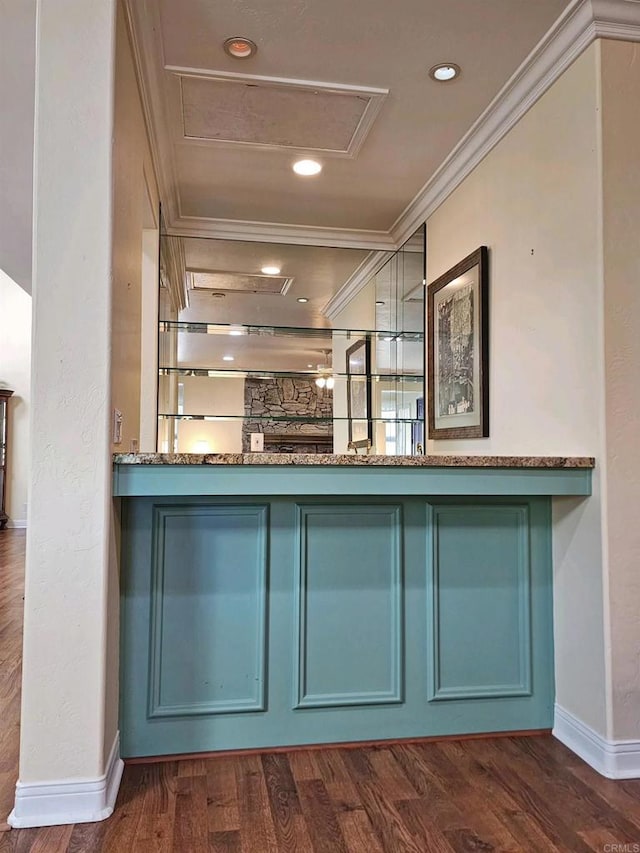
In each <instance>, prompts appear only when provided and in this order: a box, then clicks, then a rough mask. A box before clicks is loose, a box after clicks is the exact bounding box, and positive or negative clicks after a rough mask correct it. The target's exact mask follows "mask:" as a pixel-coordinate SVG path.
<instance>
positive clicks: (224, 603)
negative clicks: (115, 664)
mask: <svg viewBox="0 0 640 853" xmlns="http://www.w3.org/2000/svg"><path fill="white" fill-rule="evenodd" d="M266 521H267V507H266V506H258V507H256V506H246V507H234V506H197V507H193V506H173V507H172V506H159V507H155V509H154V518H153V540H154V544H155V549H154V555H153V562H152V577H151V592H152V599H151V625H150V629H151V630H150V639H151V649H150V652H151V653H150V680H149V712H148V716H149V719H154V718H156V717H188V716H192V715H194V714H220V713H225V712H233V711H236V712H237V711H250V710H251V711H255V710H263V709H264V687H265V664H266V660H265V643H266V636H265V630H266V598H267V591H268V583H267V553H266V541H267V527H266ZM185 662H188V665H186V666H185Z"/></svg>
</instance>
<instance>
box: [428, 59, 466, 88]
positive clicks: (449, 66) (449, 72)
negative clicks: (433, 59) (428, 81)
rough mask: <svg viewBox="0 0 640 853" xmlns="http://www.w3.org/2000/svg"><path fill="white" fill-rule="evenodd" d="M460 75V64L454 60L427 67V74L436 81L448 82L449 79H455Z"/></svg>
mask: <svg viewBox="0 0 640 853" xmlns="http://www.w3.org/2000/svg"><path fill="white" fill-rule="evenodd" d="M459 75H460V66H459V65H456V64H455V62H440V63H439V64H438V65H434V66H433V68H431V69H429V76H430V77H432V78H433V79H434V80H437V81H438V83H448V82H449V81H450V80H455V79H456V77H458V76H459Z"/></svg>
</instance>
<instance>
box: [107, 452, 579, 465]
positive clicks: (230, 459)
mask: <svg viewBox="0 0 640 853" xmlns="http://www.w3.org/2000/svg"><path fill="white" fill-rule="evenodd" d="M113 462H114V464H115V465H343V466H344V465H346V466H348V465H371V466H375V465H379V466H387V467H403V466H405V467H407V466H408V467H415V468H593V467H594V466H595V459H594V458H593V457H592V456H464V455H459V456H458V455H444V454H443V455H438V454H431V455H428V456H378V455H371V456H364V455H362V456H356V455H355V454H332V453H115V454H114V456H113Z"/></svg>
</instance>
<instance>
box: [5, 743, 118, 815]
mask: <svg viewBox="0 0 640 853" xmlns="http://www.w3.org/2000/svg"><path fill="white" fill-rule="evenodd" d="M123 769H124V763H123V761H122V759H121V758H120V735H119V733H118V734H116V737H115V740H114V742H113V746H112V748H111V753H110V755H109V761H108V763H107V772H106V773H105V774H104V776H99V777H98V778H97V779H85V780H83V781H73V782H67V781H60V782H35V783H34V782H18V784H17V785H16V802H15V806H14V808H13V811H12V812H11V814H10V815H9V817H8V818H7V822H8V823H9V826H12V827H13V828H14V829H24V828H26V827H35V826H59V825H60V824H65V823H91V822H93V821H99V820H104V819H105V818H108V817H109V816H110V815H111V814H112V813H113V808H114V806H115V802H116V797H117V796H118V789H119V787H120V780H121V778H122V771H123Z"/></svg>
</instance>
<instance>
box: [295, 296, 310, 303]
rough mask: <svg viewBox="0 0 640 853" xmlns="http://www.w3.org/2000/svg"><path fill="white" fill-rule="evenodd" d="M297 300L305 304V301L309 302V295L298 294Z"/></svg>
mask: <svg viewBox="0 0 640 853" xmlns="http://www.w3.org/2000/svg"><path fill="white" fill-rule="evenodd" d="M296 301H297V302H300V303H302V304H303V305H304V303H305V302H308V301H309V300H308V299H307V297H306V296H298V299H297V300H296Z"/></svg>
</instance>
